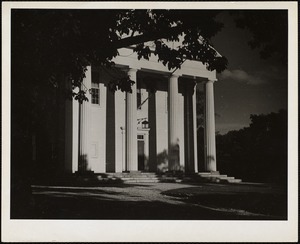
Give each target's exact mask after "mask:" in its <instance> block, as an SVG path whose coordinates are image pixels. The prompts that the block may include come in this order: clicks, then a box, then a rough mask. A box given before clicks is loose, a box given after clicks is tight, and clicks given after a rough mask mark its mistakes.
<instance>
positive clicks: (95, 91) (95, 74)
mask: <svg viewBox="0 0 300 244" xmlns="http://www.w3.org/2000/svg"><path fill="white" fill-rule="evenodd" d="M99 82H100V73H99V70H97V69H94V70H93V67H92V88H91V100H92V101H91V102H92V104H98V105H100V89H99Z"/></svg>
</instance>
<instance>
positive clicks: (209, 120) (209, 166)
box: [204, 80, 217, 172]
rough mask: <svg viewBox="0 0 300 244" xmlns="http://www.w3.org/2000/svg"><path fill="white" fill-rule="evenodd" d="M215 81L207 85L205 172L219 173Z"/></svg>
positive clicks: (208, 82) (210, 81)
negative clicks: (216, 140)
mask: <svg viewBox="0 0 300 244" xmlns="http://www.w3.org/2000/svg"><path fill="white" fill-rule="evenodd" d="M213 84H214V81H212V80H209V81H207V82H206V83H205V85H204V86H205V87H204V88H205V89H204V90H205V120H204V126H205V136H204V147H205V149H204V150H205V152H204V153H205V171H208V172H211V171H217V163H216V162H217V159H216V142H215V108H214V86H213Z"/></svg>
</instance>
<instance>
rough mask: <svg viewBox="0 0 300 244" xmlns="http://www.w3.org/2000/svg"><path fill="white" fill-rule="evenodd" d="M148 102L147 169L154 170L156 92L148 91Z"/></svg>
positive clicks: (155, 164)
mask: <svg viewBox="0 0 300 244" xmlns="http://www.w3.org/2000/svg"><path fill="white" fill-rule="evenodd" d="M148 94H149V102H148V120H149V121H148V122H149V127H150V131H149V162H148V165H149V171H150V172H156V171H157V169H158V162H160V161H158V158H157V157H158V156H157V142H156V140H157V135H156V133H157V132H156V119H157V118H156V92H155V91H153V92H151V91H149V93H148Z"/></svg>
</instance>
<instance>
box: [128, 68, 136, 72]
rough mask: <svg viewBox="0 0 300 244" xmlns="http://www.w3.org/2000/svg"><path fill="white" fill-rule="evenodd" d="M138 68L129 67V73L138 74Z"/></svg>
mask: <svg viewBox="0 0 300 244" xmlns="http://www.w3.org/2000/svg"><path fill="white" fill-rule="evenodd" d="M138 70H139V69H138V68H136V67H129V68H128V69H127V72H138Z"/></svg>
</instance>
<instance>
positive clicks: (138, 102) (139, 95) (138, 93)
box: [136, 89, 142, 109]
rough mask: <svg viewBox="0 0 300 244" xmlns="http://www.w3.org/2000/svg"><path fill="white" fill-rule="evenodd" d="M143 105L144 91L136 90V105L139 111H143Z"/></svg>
mask: <svg viewBox="0 0 300 244" xmlns="http://www.w3.org/2000/svg"><path fill="white" fill-rule="evenodd" d="M141 104H142V91H141V89H137V90H136V105H137V109H141Z"/></svg>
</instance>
